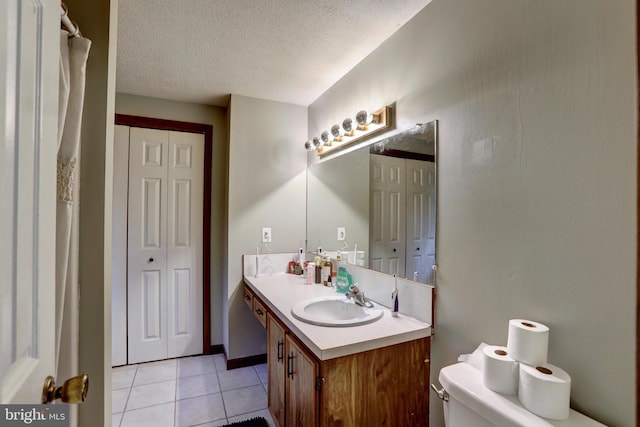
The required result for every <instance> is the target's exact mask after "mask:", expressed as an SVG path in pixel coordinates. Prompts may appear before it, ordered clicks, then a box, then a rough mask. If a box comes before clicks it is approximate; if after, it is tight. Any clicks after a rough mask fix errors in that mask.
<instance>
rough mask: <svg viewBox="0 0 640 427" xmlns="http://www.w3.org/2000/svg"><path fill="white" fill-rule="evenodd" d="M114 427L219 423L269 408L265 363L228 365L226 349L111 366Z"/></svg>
mask: <svg viewBox="0 0 640 427" xmlns="http://www.w3.org/2000/svg"><path fill="white" fill-rule="evenodd" d="M112 413H113V414H112V420H113V421H112V425H113V426H114V427H116V426H120V427H138V426H140V427H143V426H144V427H148V426H153V427H164V426H167V427H188V426H202V427H214V426H223V425H225V424H228V423H232V422H235V421H241V420H245V419H247V418H253V417H257V416H260V417H264V418H266V419H267V421H268V422H269V424H270V425H275V424H274V422H273V419H272V418H271V414H270V413H269V410H268V409H267V365H266V364H262V365H256V366H250V367H247V368H239V369H233V370H230V371H227V368H226V361H225V358H224V355H222V354H216V355H209V356H196V357H187V358H182V359H172V360H163V361H159V362H150V363H141V364H139V365H130V366H121V367H117V368H113V370H112Z"/></svg>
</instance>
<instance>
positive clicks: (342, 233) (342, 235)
mask: <svg viewBox="0 0 640 427" xmlns="http://www.w3.org/2000/svg"><path fill="white" fill-rule="evenodd" d="M346 237H347V231H346V229H345V227H338V240H339V241H341V242H343V241H344V239H346Z"/></svg>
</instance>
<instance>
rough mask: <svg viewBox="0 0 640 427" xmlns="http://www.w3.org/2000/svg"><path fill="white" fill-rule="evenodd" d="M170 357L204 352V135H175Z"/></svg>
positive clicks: (170, 204) (169, 255)
mask: <svg viewBox="0 0 640 427" xmlns="http://www.w3.org/2000/svg"><path fill="white" fill-rule="evenodd" d="M168 166H169V168H168V174H169V175H168V178H169V180H168V183H169V185H168V212H167V219H168V230H167V231H168V239H167V285H168V295H167V304H168V307H167V322H168V334H169V340H168V357H178V356H188V355H192V354H200V353H202V333H203V332H202V231H203V230H202V223H203V221H202V208H203V191H204V189H203V176H204V136H203V135H201V134H193V133H185V132H169V165H168Z"/></svg>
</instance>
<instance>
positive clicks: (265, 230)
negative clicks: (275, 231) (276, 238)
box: [262, 227, 271, 243]
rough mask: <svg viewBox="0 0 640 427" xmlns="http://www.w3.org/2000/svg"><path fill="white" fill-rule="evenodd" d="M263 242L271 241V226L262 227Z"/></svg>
mask: <svg viewBox="0 0 640 427" xmlns="http://www.w3.org/2000/svg"><path fill="white" fill-rule="evenodd" d="M262 243H271V227H262Z"/></svg>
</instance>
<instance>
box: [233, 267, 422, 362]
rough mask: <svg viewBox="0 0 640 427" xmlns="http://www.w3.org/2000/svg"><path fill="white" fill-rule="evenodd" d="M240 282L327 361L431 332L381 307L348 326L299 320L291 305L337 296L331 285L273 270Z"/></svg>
mask: <svg viewBox="0 0 640 427" xmlns="http://www.w3.org/2000/svg"><path fill="white" fill-rule="evenodd" d="M244 282H245V283H246V284H247V285H248V286H249V288H250V289H251V290H253V292H254V293H255V294H256V295H257V296H258V298H260V299H261V300H262V301H263V302H264V303H265V304H266V305H267V306H268V308H269V309H270V310H271V311H272V312H273V313H274V314H275V315H276V317H278V318H279V320H281V321H282V322H283V323H284V325H285V326H286V327H287V328H289V329H290V330H291V331H292V332H293V334H294V335H295V336H296V337H297V338H298V339H299V340H300V341H302V342H303V343H304V344H305V345H306V346H307V347H308V348H309V350H311V351H312V352H313V354H315V356H316V357H317V358H318V359H320V360H328V359H333V358H336V357H341V356H346V355H349V354H355V353H360V352H363V351H368V350H373V349H376V348H381V347H386V346H389V345H394V344H400V343H403V342H407V341H412V340H415V339H419V338H425V337H428V336H430V335H431V325H429V324H428V323H424V322H421V321H419V320H416V319H414V318H412V317H408V316H404V315H402V314H399V315H398V317H393V316H391V311H389V310H388V309H386V308H385V309H384V314H383V315H382V317H381V318H380V319H379V320H377V321H375V322H373V323H369V324H365V325H360V326H349V327H327V326H316V325H311V324H309V323H305V322H302V321H300V320H298V319H296V318H295V317H293V315H292V314H291V308H292V307H293V306H294V304H296V303H297V302H299V301H302V300H304V299H307V298H314V297H321V296H328V295H337V294H336V292H335V291H334V290H333V289H332V288H327V287H324V286H322V285H318V284H313V285H307V284H305V279H304V276H295V275H293V274H286V273H276V274H273V275H270V276H263V277H254V276H244Z"/></svg>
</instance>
